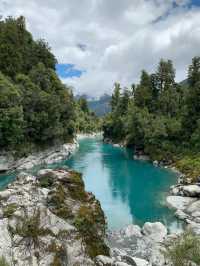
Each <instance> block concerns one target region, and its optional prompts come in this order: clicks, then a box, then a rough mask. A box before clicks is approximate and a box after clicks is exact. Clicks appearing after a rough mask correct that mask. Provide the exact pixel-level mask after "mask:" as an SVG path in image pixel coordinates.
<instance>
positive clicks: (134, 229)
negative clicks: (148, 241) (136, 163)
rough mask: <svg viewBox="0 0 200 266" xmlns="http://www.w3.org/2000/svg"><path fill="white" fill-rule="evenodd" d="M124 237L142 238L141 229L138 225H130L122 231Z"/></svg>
mask: <svg viewBox="0 0 200 266" xmlns="http://www.w3.org/2000/svg"><path fill="white" fill-rule="evenodd" d="M122 233H124V235H125V236H126V237H133V236H135V237H142V233H141V228H140V227H139V226H138V225H134V224H130V225H128V226H127V227H126V228H125V229H124V230H123V231H122Z"/></svg>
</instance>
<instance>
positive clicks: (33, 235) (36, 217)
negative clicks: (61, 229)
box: [14, 210, 51, 246]
mask: <svg viewBox="0 0 200 266" xmlns="http://www.w3.org/2000/svg"><path fill="white" fill-rule="evenodd" d="M14 233H15V234H18V235H20V236H21V237H23V238H24V239H27V240H28V241H29V243H30V244H34V245H35V246H38V245H39V237H40V236H45V235H47V234H50V233H51V232H50V231H49V229H45V228H43V227H41V226H40V211H39V210H36V211H35V212H34V214H33V215H32V216H27V217H24V218H22V222H21V223H20V224H17V226H16V230H15V232H14Z"/></svg>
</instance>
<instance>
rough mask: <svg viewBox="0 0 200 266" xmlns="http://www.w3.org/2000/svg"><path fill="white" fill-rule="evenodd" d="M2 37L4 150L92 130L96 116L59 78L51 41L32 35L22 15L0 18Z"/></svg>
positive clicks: (0, 128) (0, 139)
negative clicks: (76, 99) (49, 42)
mask: <svg viewBox="0 0 200 266" xmlns="http://www.w3.org/2000/svg"><path fill="white" fill-rule="evenodd" d="M0 40H1V41H0V149H1V150H16V151H18V152H19V151H20V152H22V153H27V152H29V151H30V150H32V149H33V148H35V147H43V146H46V145H50V144H57V143H60V142H67V141H68V142H69V141H71V140H72V139H73V137H74V134H75V133H76V132H78V131H83V132H88V131H92V126H95V125H97V123H96V117H95V116H94V115H93V114H92V113H91V112H90V111H89V110H88V108H87V102H84V103H83V102H82V101H80V102H76V101H75V99H74V97H73V94H72V91H71V90H70V89H69V88H67V86H65V85H64V84H62V83H61V81H60V80H59V78H58V76H57V74H56V72H55V66H56V63H57V61H56V58H55V56H54V55H53V54H52V52H51V50H50V47H49V45H48V43H46V42H45V41H44V40H37V41H35V40H33V37H32V35H31V33H30V32H28V31H27V30H26V25H25V19H24V17H19V18H17V19H14V18H12V17H9V18H7V19H5V20H0ZM94 121H95V122H94Z"/></svg>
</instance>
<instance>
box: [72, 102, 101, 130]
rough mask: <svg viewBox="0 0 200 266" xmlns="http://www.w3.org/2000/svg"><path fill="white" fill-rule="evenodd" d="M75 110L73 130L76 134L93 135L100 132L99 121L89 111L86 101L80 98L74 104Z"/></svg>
mask: <svg viewBox="0 0 200 266" xmlns="http://www.w3.org/2000/svg"><path fill="white" fill-rule="evenodd" d="M75 108H76V114H75V116H76V118H75V121H76V124H75V128H76V131H77V132H81V133H93V132H98V131H100V119H99V118H98V117H97V116H96V115H95V114H94V113H93V112H91V111H90V110H89V108H88V103H87V101H86V99H84V98H80V99H79V100H78V101H77V102H76V105H75Z"/></svg>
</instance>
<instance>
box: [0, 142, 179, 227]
mask: <svg viewBox="0 0 200 266" xmlns="http://www.w3.org/2000/svg"><path fill="white" fill-rule="evenodd" d="M79 145H80V146H79V148H78V149H77V151H76V152H75V153H74V154H73V155H72V157H71V158H70V159H69V160H66V161H63V162H62V163H60V164H59V166H63V165H66V166H69V167H70V168H73V169H75V170H77V171H79V172H81V173H82V174H83V179H84V182H85V187H86V190H87V191H91V192H93V194H94V195H95V196H96V198H97V199H98V200H99V201H100V203H101V206H102V208H103V210H104V212H105V215H106V217H107V222H108V228H109V229H120V228H122V227H124V226H126V225H128V224H130V223H136V224H139V225H143V224H144V222H146V221H150V222H154V221H161V222H163V223H164V224H165V225H166V226H167V227H168V228H169V229H170V230H171V231H174V230H178V229H179V228H181V224H179V222H178V221H177V220H176V218H175V217H174V215H173V211H171V210H169V209H168V208H167V207H166V206H165V198H166V195H167V193H169V188H170V186H171V185H173V184H175V183H176V181H177V176H176V174H175V173H173V172H172V171H170V170H167V169H162V168H159V167H155V166H153V165H152V164H151V163H149V162H144V161H138V160H133V153H132V151H131V150H129V149H125V148H119V147H113V146H112V145H109V144H105V143H103V142H102V141H101V139H99V138H84V139H81V140H79ZM55 166H56V167H57V166H58V165H54V166H51V167H55ZM14 176H15V175H14V174H12V175H11V174H10V175H2V176H1V177H0V187H2V188H3V187H5V185H6V184H8V183H9V182H11V181H12V180H13V179H14Z"/></svg>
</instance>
